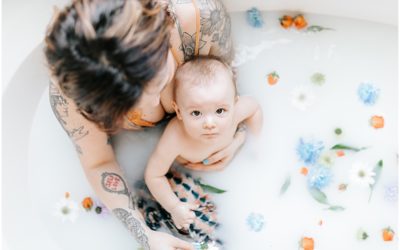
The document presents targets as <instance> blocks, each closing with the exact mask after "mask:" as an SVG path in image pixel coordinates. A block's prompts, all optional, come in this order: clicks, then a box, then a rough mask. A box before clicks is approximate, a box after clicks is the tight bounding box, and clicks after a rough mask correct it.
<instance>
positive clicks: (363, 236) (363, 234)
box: [357, 228, 369, 240]
mask: <svg viewBox="0 0 400 250" xmlns="http://www.w3.org/2000/svg"><path fill="white" fill-rule="evenodd" d="M368 237H369V235H368V234H367V232H365V230H364V229H362V228H360V229H358V231H357V239H358V240H366V239H367V238H368Z"/></svg>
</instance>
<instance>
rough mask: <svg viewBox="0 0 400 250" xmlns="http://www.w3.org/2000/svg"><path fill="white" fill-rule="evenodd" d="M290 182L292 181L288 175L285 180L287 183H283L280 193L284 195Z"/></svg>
mask: <svg viewBox="0 0 400 250" xmlns="http://www.w3.org/2000/svg"><path fill="white" fill-rule="evenodd" d="M290 183H291V180H290V176H288V177H287V178H286V180H285V183H283V185H282V187H281V191H280V193H279V195H283V194H284V193H285V192H286V191H287V189H288V188H289V186H290Z"/></svg>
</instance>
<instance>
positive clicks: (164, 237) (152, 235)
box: [148, 231, 194, 250]
mask: <svg viewBox="0 0 400 250" xmlns="http://www.w3.org/2000/svg"><path fill="white" fill-rule="evenodd" d="M148 236H149V239H148V240H149V241H148V243H149V246H150V250H177V249H179V250H194V247H193V245H192V244H190V243H189V242H186V241H183V240H180V239H178V238H176V237H174V236H172V235H169V234H167V233H163V232H157V231H151V232H149V233H148Z"/></svg>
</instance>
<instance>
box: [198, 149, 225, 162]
mask: <svg viewBox="0 0 400 250" xmlns="http://www.w3.org/2000/svg"><path fill="white" fill-rule="evenodd" d="M226 157H227V150H225V149H223V150H221V151H218V152H216V153H214V154H212V155H211V156H209V157H208V158H207V164H205V165H207V166H209V165H213V164H215V163H217V162H219V161H221V160H223V159H224V158H226ZM203 162H204V161H203Z"/></svg>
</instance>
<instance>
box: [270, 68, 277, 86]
mask: <svg viewBox="0 0 400 250" xmlns="http://www.w3.org/2000/svg"><path fill="white" fill-rule="evenodd" d="M278 80H279V75H278V73H276V71H273V72H271V73H269V74H268V84H269V85H271V86H272V85H275V84H276V83H277V82H278Z"/></svg>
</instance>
